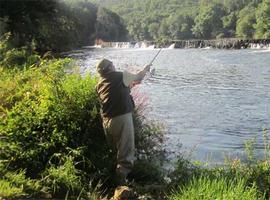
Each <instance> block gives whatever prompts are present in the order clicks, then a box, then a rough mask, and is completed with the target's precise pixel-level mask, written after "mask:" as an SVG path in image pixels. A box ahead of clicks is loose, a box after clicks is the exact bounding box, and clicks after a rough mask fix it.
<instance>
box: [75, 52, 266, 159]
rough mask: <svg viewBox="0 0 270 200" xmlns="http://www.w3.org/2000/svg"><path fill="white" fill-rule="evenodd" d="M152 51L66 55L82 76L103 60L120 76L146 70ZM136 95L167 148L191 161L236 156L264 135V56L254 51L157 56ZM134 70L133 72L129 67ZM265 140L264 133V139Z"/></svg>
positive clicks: (258, 147) (260, 141) (261, 147)
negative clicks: (162, 128) (160, 126)
mask: <svg viewBox="0 0 270 200" xmlns="http://www.w3.org/2000/svg"><path fill="white" fill-rule="evenodd" d="M157 51H158V50H138V49H137V50H136V49H135V50H134V49H126V50H121V49H96V50H89V49H85V50H83V51H79V52H72V54H70V55H71V56H72V57H75V58H79V59H80V65H81V70H82V73H85V72H86V71H90V72H93V71H94V65H95V63H96V61H97V60H98V59H100V58H103V57H106V58H108V59H111V60H112V61H113V62H114V63H115V66H117V67H118V68H119V69H120V70H123V69H126V68H132V67H131V66H142V65H145V64H147V63H148V62H150V61H151V60H152V58H153V57H154V56H155V55H156V53H157ZM153 67H154V68H155V74H154V76H149V77H148V78H147V80H145V81H144V84H142V85H140V86H139V87H140V90H141V91H142V92H143V93H145V94H147V95H148V98H149V106H150V108H151V112H150V115H151V117H154V118H156V119H160V120H161V121H162V122H165V124H166V127H167V129H168V133H169V134H168V141H167V144H168V148H172V149H174V150H176V151H177V150H178V146H179V143H183V147H184V148H185V149H186V150H187V151H189V150H191V149H193V148H194V147H196V149H195V151H194V153H193V156H194V159H199V160H204V158H205V157H206V156H209V154H211V156H212V160H213V161H214V162H218V161H222V160H223V156H224V153H230V154H231V155H233V156H239V155H240V154H241V153H242V152H243V144H244V141H245V140H247V139H250V138H253V137H255V136H257V138H258V140H259V145H257V146H256V148H257V149H258V150H259V149H263V141H262V129H263V128H266V129H268V133H269V129H270V52H268V51H260V52H258V50H200V49H187V50H184V49H174V50H163V51H162V52H161V53H160V55H159V57H158V58H157V60H156V61H155V62H154V65H153ZM134 68H138V67H133V69H134ZM269 134H270V133H269Z"/></svg>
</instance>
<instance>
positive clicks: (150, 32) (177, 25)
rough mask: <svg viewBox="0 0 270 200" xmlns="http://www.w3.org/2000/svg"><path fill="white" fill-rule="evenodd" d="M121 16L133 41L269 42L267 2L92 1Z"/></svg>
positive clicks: (259, 0) (212, 0)
mask: <svg viewBox="0 0 270 200" xmlns="http://www.w3.org/2000/svg"><path fill="white" fill-rule="evenodd" d="M92 2H94V3H96V4H98V5H101V6H105V7H107V8H109V9H112V10H113V11H115V12H116V13H118V14H119V15H120V16H122V17H123V19H124V21H125V23H126V25H127V29H128V31H129V33H130V35H131V37H132V38H133V39H134V40H179V39H193V38H197V39H213V38H226V37H239V38H248V39H251V38H260V39H269V26H270V18H269V13H270V12H269V8H270V3H269V0H245V1H243V0H182V1H177V0H167V1H164V0H155V1H153V0H114V1H109V0H92Z"/></svg>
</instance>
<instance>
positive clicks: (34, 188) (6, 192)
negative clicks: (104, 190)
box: [0, 36, 164, 197]
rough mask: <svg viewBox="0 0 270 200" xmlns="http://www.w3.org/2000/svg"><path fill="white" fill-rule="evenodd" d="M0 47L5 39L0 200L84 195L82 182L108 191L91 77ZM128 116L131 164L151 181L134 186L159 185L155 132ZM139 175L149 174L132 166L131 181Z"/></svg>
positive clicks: (68, 63)
mask: <svg viewBox="0 0 270 200" xmlns="http://www.w3.org/2000/svg"><path fill="white" fill-rule="evenodd" d="M7 44H8V36H7V38H6V39H5V40H3V41H1V42H0V47H1V51H0V74H1V76H0V86H1V90H0V102H1V104H0V116H1V121H0V138H1V141H0V152H1V153H0V177H1V179H0V183H1V187H0V197H3V196H4V197H5V196H6V197H15V196H22V195H29V194H31V195H33V194H38V195H40V194H41V193H48V194H50V195H53V196H59V197H64V196H65V195H66V194H67V193H69V195H79V194H80V193H81V194H84V195H87V192H86V191H89V190H90V189H93V188H92V187H90V188H89V184H90V183H92V184H93V186H95V185H96V184H97V182H98V181H101V182H102V184H104V185H111V186H112V185H113V182H112V177H113V173H114V168H115V162H114V161H115V160H114V157H113V155H112V153H111V151H110V149H109V147H108V146H107V143H106V140H105V137H104V133H103V128H102V123H101V119H100V115H99V109H100V106H99V101H98V98H97V93H96V90H95V85H96V82H97V78H95V77H91V76H90V75H87V76H85V77H81V75H80V74H79V73H76V70H73V71H74V73H67V70H69V71H70V69H72V68H73V66H74V64H75V63H74V62H73V61H72V60H70V59H52V60H46V59H42V58H40V56H39V55H37V54H36V53H35V51H34V50H32V54H30V53H26V52H27V50H26V49H25V47H22V48H19V49H10V48H9V47H8V45H7ZM18 61H19V62H18ZM136 116H137V117H136V128H135V130H136V139H137V141H136V143H137V153H136V154H137V155H138V161H137V164H136V165H138V166H140V164H139V163H148V166H149V168H151V174H152V175H153V174H154V176H148V178H147V180H146V179H145V178H144V177H138V179H140V181H142V180H143V181H144V182H145V183H146V182H151V181H156V180H159V181H162V176H161V175H162V174H161V172H160V171H159V170H160V169H161V168H160V165H161V164H162V163H161V162H162V159H161V160H160V159H159V158H162V157H161V156H162V155H163V154H164V151H163V146H162V144H161V143H162V142H161V141H162V138H163V135H162V131H161V130H160V129H159V128H158V126H157V125H155V124H153V123H151V124H150V123H148V122H147V121H146V120H145V119H144V118H143V117H140V116H139V114H137V115H136ZM138 134H140V135H138ZM150 160H151V162H150ZM154 166H155V167H154ZM157 166H158V167H157ZM141 172H144V173H145V175H147V174H149V173H150V172H147V171H145V170H142V167H136V168H135V170H134V173H135V174H134V175H133V177H132V178H133V179H134V180H135V181H136V173H141ZM155 172H156V173H155ZM14 191H16V192H14Z"/></svg>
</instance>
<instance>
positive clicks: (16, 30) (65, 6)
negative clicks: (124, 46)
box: [0, 0, 127, 53]
mask: <svg viewBox="0 0 270 200" xmlns="http://www.w3.org/2000/svg"><path fill="white" fill-rule="evenodd" d="M108 25H110V26H108ZM0 27H1V29H0V36H1V35H2V34H4V33H6V32H10V33H11V34H12V35H13V37H12V41H11V43H12V45H13V46H14V47H21V46H25V45H29V44H31V43H32V42H34V43H35V45H36V48H37V49H36V50H37V51H38V52H41V53H45V52H47V51H53V52H62V51H66V50H71V49H72V48H75V47H80V46H83V45H91V44H94V41H95V39H96V38H99V39H103V40H107V41H119V40H120V41H124V40H126V39H127V31H126V30H125V26H124V25H123V23H122V20H121V18H120V17H119V16H118V15H116V14H115V13H113V12H111V11H109V10H107V9H104V8H102V9H101V8H97V7H96V6H95V5H93V4H92V3H90V2H89V1H84V0H75V1H74V0H63V1H57V0H46V1H36V0H27V1H21V0H12V1H10V0H2V1H1V2H0Z"/></svg>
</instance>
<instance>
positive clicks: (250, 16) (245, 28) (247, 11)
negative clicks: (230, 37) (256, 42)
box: [236, 4, 256, 39]
mask: <svg viewBox="0 0 270 200" xmlns="http://www.w3.org/2000/svg"><path fill="white" fill-rule="evenodd" d="M255 11H256V9H255V7H254V6H253V5H251V4H249V5H248V6H246V7H245V8H243V9H242V10H241V11H240V13H239V18H238V20H237V25H236V36H237V37H240V38H245V39H247V38H252V37H253V35H254V32H255V30H254V24H255V23H256V17H255Z"/></svg>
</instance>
